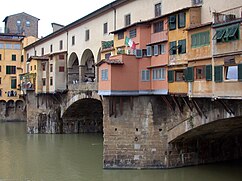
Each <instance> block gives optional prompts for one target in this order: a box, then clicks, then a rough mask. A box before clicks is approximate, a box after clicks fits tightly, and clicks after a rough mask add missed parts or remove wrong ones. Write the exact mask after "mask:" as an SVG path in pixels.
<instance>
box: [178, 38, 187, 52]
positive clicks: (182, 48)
mask: <svg viewBox="0 0 242 181" xmlns="http://www.w3.org/2000/svg"><path fill="white" fill-rule="evenodd" d="M184 53H186V40H179V41H178V54H184Z"/></svg>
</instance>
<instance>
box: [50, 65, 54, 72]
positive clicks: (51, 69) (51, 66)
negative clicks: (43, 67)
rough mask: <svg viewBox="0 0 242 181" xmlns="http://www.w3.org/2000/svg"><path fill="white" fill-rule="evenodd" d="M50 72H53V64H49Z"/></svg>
mask: <svg viewBox="0 0 242 181" xmlns="http://www.w3.org/2000/svg"><path fill="white" fill-rule="evenodd" d="M50 72H53V64H50Z"/></svg>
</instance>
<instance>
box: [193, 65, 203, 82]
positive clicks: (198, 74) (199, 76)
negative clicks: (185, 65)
mask: <svg viewBox="0 0 242 181" xmlns="http://www.w3.org/2000/svg"><path fill="white" fill-rule="evenodd" d="M194 69H195V80H205V79H206V68H205V65H201V66H196V67H194ZM200 70H201V72H199V71H200Z"/></svg>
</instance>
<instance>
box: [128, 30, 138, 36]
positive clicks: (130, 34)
mask: <svg viewBox="0 0 242 181" xmlns="http://www.w3.org/2000/svg"><path fill="white" fill-rule="evenodd" d="M136 34H137V33H136V29H132V30H130V31H129V37H130V38H135V37H136Z"/></svg>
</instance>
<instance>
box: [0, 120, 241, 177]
mask: <svg viewBox="0 0 242 181" xmlns="http://www.w3.org/2000/svg"><path fill="white" fill-rule="evenodd" d="M25 129H26V123H0V181H62V180H64V181H75V180H78V181H242V161H237V162H228V163H220V164H211V165H203V166H194V167H186V168H179V169H163V170H159V169H158V170H104V169H103V168H102V150H103V145H102V142H103V138H102V134H76V135H73V134H72V135H68V134H66V135H61V134H57V135H50V134H46V135H29V134H26V132H25Z"/></svg>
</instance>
